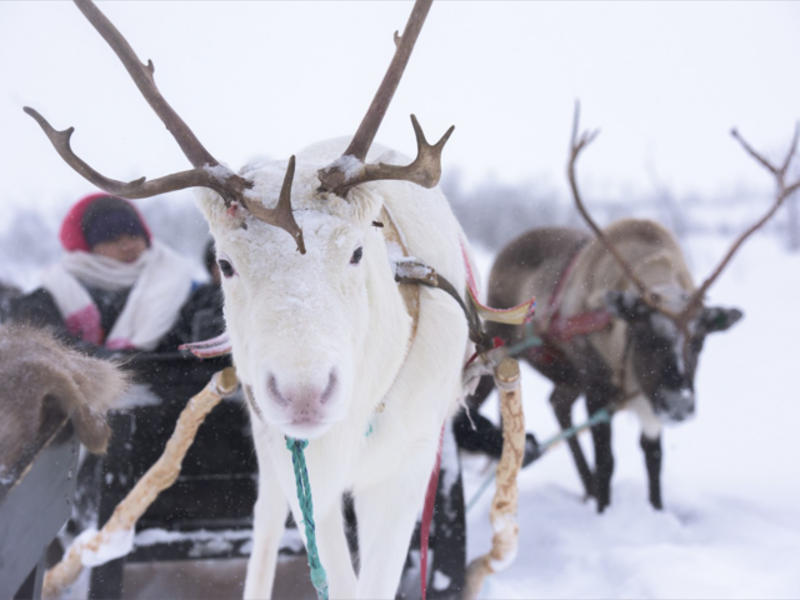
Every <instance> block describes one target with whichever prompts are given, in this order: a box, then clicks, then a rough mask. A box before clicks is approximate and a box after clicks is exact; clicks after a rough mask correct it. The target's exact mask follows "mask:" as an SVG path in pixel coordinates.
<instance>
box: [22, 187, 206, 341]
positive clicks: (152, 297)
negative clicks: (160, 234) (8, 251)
mask: <svg viewBox="0 0 800 600" xmlns="http://www.w3.org/2000/svg"><path fill="white" fill-rule="evenodd" d="M59 239H60V241H61V245H62V246H63V248H64V250H65V251H66V253H65V254H64V256H63V257H62V259H61V260H60V261H59V262H58V263H57V264H55V265H52V266H51V267H49V268H48V269H47V270H46V271H45V272H44V274H43V278H42V286H41V287H40V288H38V289H36V290H34V291H33V292H31V293H30V294H27V295H25V296H22V297H20V298H17V299H15V300H14V301H13V302H12V303H11V306H10V316H11V320H14V321H22V322H28V323H31V324H33V325H36V326H39V327H47V328H50V329H53V330H55V331H56V332H57V333H58V334H60V336H61V337H63V338H65V339H66V340H69V341H71V342H72V343H73V344H75V345H77V346H81V347H83V349H84V350H86V351H89V352H91V353H93V354H99V355H103V354H107V353H110V352H119V351H126V350H140V351H155V352H158V351H174V350H175V349H176V348H177V345H178V344H179V343H180V341H182V340H180V339H174V338H176V335H175V334H174V332H173V329H174V327H175V325H176V322H177V321H178V319H179V318H180V313H181V309H182V307H183V305H184V303H185V302H186V300H187V299H188V298H189V296H190V294H191V292H192V288H193V282H192V268H191V265H190V264H189V263H188V261H186V260H185V259H184V258H182V257H181V256H179V255H178V254H177V253H175V252H174V251H173V250H171V249H170V248H169V247H167V246H166V245H164V244H162V243H161V242H159V241H158V240H156V239H154V238H153V236H152V234H151V233H150V230H149V228H148V227H147V224H146V223H145V221H144V219H143V218H142V215H141V214H140V213H139V211H138V210H137V209H136V207H135V206H134V205H133V204H131V203H129V202H127V201H126V200H122V199H120V198H115V197H113V196H109V195H108V194H92V195H89V196H86V197H84V198H82V199H81V200H79V201H78V202H77V203H76V204H75V205H74V206H73V207H72V208H71V209H70V211H69V212H68V213H67V216H66V217H65V218H64V221H63V223H62V225H61V229H60V232H59Z"/></svg>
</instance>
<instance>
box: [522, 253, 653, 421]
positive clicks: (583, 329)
mask: <svg viewBox="0 0 800 600" xmlns="http://www.w3.org/2000/svg"><path fill="white" fill-rule="evenodd" d="M582 250H583V247H581V248H578V249H577V250H576V251H575V253H574V254H573V255H572V257H571V258H570V260H569V262H568V263H567V267H566V269H564V271H563V273H561V276H560V277H559V278H558V281H557V282H556V286H555V288H554V289H553V293H552V295H551V296H550V298H549V299H548V302H547V306H546V308H545V311H544V315H543V317H544V318H543V319H542V322H541V323H537V330H538V331H539V334H540V335H541V339H542V344H541V345H540V346H536V347H533V348H531V349H530V350H528V352H527V354H526V358H528V359H529V360H530V361H531V362H533V363H534V364H535V365H536V366H537V367H538V368H540V369H541V370H542V371H543V372H546V373H548V374H551V375H552V374H555V373H554V372H555V371H557V372H565V373H566V372H569V371H573V370H574V367H573V365H572V363H571V361H570V360H569V358H567V356H566V355H565V354H564V352H563V351H562V350H561V349H560V348H559V346H558V344H568V343H569V342H571V341H572V340H573V339H574V338H576V337H579V336H587V335H590V334H592V333H597V332H599V331H608V330H609V329H610V328H611V323H612V320H613V316H612V314H611V312H610V311H608V310H607V309H602V308H601V309H595V310H589V311H585V312H582V313H578V314H576V315H572V316H569V317H564V316H562V315H561V303H562V301H563V299H564V292H565V289H566V284H567V281H568V280H569V277H570V275H572V271H573V270H574V268H575V265H576V264H577V262H578V258H579V257H580V254H581V252H582ZM630 350H631V343H630V339H629V338H627V339H626V340H625V347H624V349H623V353H622V360H621V364H622V371H621V373H620V389H619V392H618V394H617V400H616V401H615V402H614V403H613V404H612V406H611V407H610V408H611V409H612V410H616V409H618V408H619V407H620V406H622V405H624V404H625V403H626V402H627V401H628V400H630V399H631V398H634V397H635V396H636V395H638V394H639V390H633V391H629V392H626V391H625V389H624V386H625V380H626V375H627V365H628V359H629V357H630Z"/></svg>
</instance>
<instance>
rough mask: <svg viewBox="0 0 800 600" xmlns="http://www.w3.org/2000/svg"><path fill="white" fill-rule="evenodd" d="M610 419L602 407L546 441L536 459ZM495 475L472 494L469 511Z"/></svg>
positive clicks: (488, 478)
mask: <svg viewBox="0 0 800 600" xmlns="http://www.w3.org/2000/svg"><path fill="white" fill-rule="evenodd" d="M610 420H611V411H610V410H609V409H608V408H605V407H604V408H601V409H600V410H598V411H597V412H596V413H594V414H593V415H592V416H591V417H590V418H589V419H588V420H587V421H586V422H585V423H581V424H580V425H575V426H573V427H570V428H569V429H564V430H563V431H561V432H560V433H558V434H556V435H554V436H553V437H551V438H550V439H549V440H547V441H546V442H544V443H543V444H542V445H541V446H540V447H539V448H540V450H539V456H537V457H536V460H539V458H541V456H542V455H543V454H544V453H545V452H547V451H548V450H551V449H552V448H553V446H555V445H556V444H558V443H559V442H561V441H564V440H566V439H569V438H571V437H573V436H575V435H577V434H579V433H580V432H581V431H583V430H584V429H588V428H589V427H592V426H593V425H597V424H598V423H606V422H607V421H610ZM534 462H535V461H534ZM495 477H497V471H496V470H495V471H492V472H491V473H490V474H489V476H488V477H487V478H486V479H485V480H484V482H483V483H482V484H481V487H480V488H478V491H477V492H475V495H474V496H472V499H471V500H470V501H469V503H468V504H467V512H469V511H470V510H471V509H472V507H473V506H475V504H477V502H478V500H480V497H481V496H483V493H484V492H485V491H486V489H487V488H488V487H489V486H490V485H491V484H492V482H493V481H494V479H495Z"/></svg>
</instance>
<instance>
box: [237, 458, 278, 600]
mask: <svg viewBox="0 0 800 600" xmlns="http://www.w3.org/2000/svg"><path fill="white" fill-rule="evenodd" d="M258 469H259V478H258V480H259V485H258V500H256V505H255V509H254V517H253V551H252V553H251V554H250V560H249V561H248V563H247V577H246V578H245V583H244V597H245V598H253V599H256V598H271V597H272V587H273V584H274V583H275V568H276V566H277V564H278V546H279V545H280V540H281V536H282V534H283V529H284V527H285V526H286V515H287V514H289V507H288V505H287V503H286V499H285V498H284V497H283V493H282V492H281V488H280V486H279V485H278V479H277V477H276V476H275V472H274V469H273V467H272V461H271V460H269V458H268V457H266V456H263V455H261V456H259V461H258Z"/></svg>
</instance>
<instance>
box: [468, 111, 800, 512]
mask: <svg viewBox="0 0 800 600" xmlns="http://www.w3.org/2000/svg"><path fill="white" fill-rule="evenodd" d="M577 124H578V112H577V110H576V115H575V130H574V131H573V136H572V147H571V152H570V158H569V166H568V174H569V181H570V185H571V188H572V192H573V197H574V199H575V201H576V204H577V206H578V209H579V211H580V212H581V214H582V215H583V216H584V218H585V219H586V221H587V222H588V223H589V226H590V227H591V229H592V230H593V232H594V236H592V235H591V234H589V233H587V232H584V231H581V230H576V229H568V228H543V229H534V230H532V231H529V232H527V233H525V234H523V235H522V236H520V237H518V238H517V239H515V240H513V241H512V242H511V243H510V244H508V246H506V247H505V248H504V249H503V250H502V251H501V253H500V255H499V256H498V258H497V260H496V262H495V264H494V266H493V268H492V271H491V276H490V280H489V292H488V303H489V305H491V306H495V307H498V308H503V307H510V306H514V305H516V304H518V303H519V302H520V299H522V298H529V297H530V296H531V295H535V296H536V299H537V305H538V308H537V315H536V318H535V320H534V329H535V333H536V335H537V336H538V337H540V338H541V339H542V345H541V346H538V347H534V348H530V349H528V350H526V351H525V352H524V355H523V356H524V358H525V359H526V360H527V361H528V362H529V363H530V364H531V365H532V366H533V367H534V368H535V369H536V370H538V371H539V372H540V373H542V374H543V375H545V376H546V377H547V378H548V379H550V380H551V381H552V382H553V383H554V384H555V388H554V389H553V391H552V393H551V395H550V403H551V405H552V407H553V409H554V411H555V414H556V417H557V419H558V422H559V424H560V425H561V427H562V428H563V429H567V428H569V427H571V426H572V417H571V412H572V405H573V404H574V403H575V401H576V400H577V399H578V397H579V396H580V395H583V396H585V398H586V403H587V408H588V412H589V413H590V414H592V415H594V414H596V413H598V411H600V410H602V409H603V408H608V409H610V410H611V411H612V412H613V411H616V410H620V409H623V408H627V409H630V410H632V411H634V412H635V413H636V415H637V416H638V417H639V420H640V422H641V427H642V435H641V447H642V450H643V451H644V455H645V464H646V467H647V473H648V478H649V495H650V503H651V504H652V505H653V507H655V508H656V509H660V508H662V498H661V485H660V472H661V459H662V449H661V430H662V426H663V425H664V424H669V423H678V422H681V421H683V420H685V419H687V418H688V417H690V416H691V415H692V414H693V413H694V410H695V392H694V376H695V370H696V368H697V362H698V358H699V355H700V351H701V350H702V348H703V342H704V340H705V337H706V336H707V335H708V334H710V333H714V332H718V331H725V330H727V329H728V328H729V327H731V326H732V325H733V324H735V323H736V322H737V321H738V320H739V319H740V318H741V317H742V312H741V311H740V310H738V309H735V308H718V307H707V306H705V305H704V303H703V298H704V295H705V292H706V291H707V290H708V288H709V287H710V286H711V285H712V284H713V282H714V281H715V280H716V278H717V277H718V276H719V274H720V273H721V272H722V270H723V269H724V268H725V266H726V265H727V264H728V262H729V261H730V259H731V258H732V257H733V255H734V253H735V252H736V250H738V248H739V247H740V246H741V244H742V243H743V242H744V241H745V239H747V238H748V237H749V236H750V235H751V234H752V233H753V232H754V231H756V230H757V229H758V228H759V227H761V226H762V225H763V224H764V223H765V222H766V221H767V220H768V219H769V218H770V217H771V216H772V215H773V214H774V213H775V211H776V210H777V209H778V208H779V207H780V205H781V204H782V203H783V201H784V200H785V199H786V198H787V197H789V196H790V195H791V194H792V193H793V192H795V191H796V190H797V189H798V188H799V187H800V181H797V182H794V183H792V184H787V183H786V173H787V170H788V167H789V164H790V163H791V160H792V158H793V156H794V152H795V148H796V146H797V137H798V136H797V132H796V133H795V137H794V140H793V143H792V145H791V149H790V151H789V153H788V155H787V157H786V159H785V161H784V163H783V164H782V165H781V166H774V165H773V164H772V163H770V162H769V161H767V160H766V159H765V158H763V157H762V156H761V155H760V154H758V153H757V152H756V151H754V150H753V149H752V148H751V147H750V146H749V145H748V144H747V143H746V142H745V141H744V140H742V139H741V137H739V135H738V133H736V131H734V132H733V135H734V137H736V138H737V139H738V140H739V142H740V143H742V145H743V146H744V147H745V149H746V150H747V152H748V153H750V154H751V156H753V157H754V158H755V159H756V160H757V161H758V162H760V163H761V164H762V165H763V166H765V167H766V168H767V169H769V170H770V172H771V173H772V174H773V176H774V177H775V179H776V182H777V194H776V201H775V203H774V204H773V206H772V207H771V208H770V210H769V211H768V213H767V214H766V215H765V216H764V217H763V218H762V219H761V220H759V221H758V222H757V223H756V224H754V225H753V226H752V227H750V228H749V229H748V230H747V231H746V232H745V233H744V234H742V235H741V236H740V237H739V238H738V239H737V240H736V242H735V243H734V244H733V246H732V248H731V249H730V251H729V252H728V254H727V255H726V256H725V258H724V259H723V261H722V262H721V263H720V265H719V266H718V267H717V269H716V270H715V271H714V272H713V274H712V275H711V276H710V277H709V278H708V279H706V280H705V281H704V282H703V284H702V285H700V286H699V287H695V285H694V283H693V281H692V277H691V274H690V273H689V270H688V268H687V267H686V263H685V261H684V258H683V252H682V251H681V249H680V247H679V246H678V244H677V242H676V241H675V239H674V238H673V236H672V235H671V234H670V233H669V232H668V231H666V230H665V229H664V228H663V227H661V226H660V225H658V224H657V223H654V222H652V221H646V220H634V219H624V220H622V221H619V222H616V223H613V224H612V225H610V226H608V227H606V228H605V229H603V230H601V229H600V228H599V227H598V226H597V225H596V224H595V222H594V221H593V220H592V218H591V217H590V216H589V214H588V213H587V212H586V209H585V208H584V205H583V202H582V201H581V197H580V193H579V191H578V186H577V180H576V177H575V163H576V161H577V158H578V155H579V154H580V152H581V150H582V149H583V148H584V147H585V146H586V145H587V144H588V143H589V142H591V141H592V139H594V137H595V134H583V135H582V136H581V137H580V139H577ZM487 329H488V330H489V331H488V332H489V333H490V334H491V335H494V336H498V337H500V338H501V339H503V340H505V341H506V342H508V343H511V344H515V343H519V342H520V341H522V339H523V338H524V337H525V335H526V331H525V329H524V327H523V326H517V327H514V326H508V325H500V324H493V323H492V324H488V327H487ZM487 384H488V385H487ZM490 390H491V383H490V382H489V381H482V382H481V386H480V388H479V390H478V393H476V395H475V396H474V397H473V398H472V399H471V404H472V405H473V406H476V405H480V403H481V402H482V401H483V400H484V399H485V397H486V396H487V395H488V393H489V391H490ZM592 437H593V442H594V451H595V470H594V472H592V471H591V469H590V468H589V466H588V464H587V461H586V459H585V458H584V456H583V452H582V451H581V447H580V445H579V444H578V441H577V440H576V439H575V438H574V437H573V438H571V439H570V440H569V448H570V450H571V452H572V455H573V458H574V460H575V464H576V466H577V468H578V472H579V474H580V477H581V481H582V482H583V485H584V488H585V490H586V493H587V495H589V496H594V497H596V499H597V508H598V512H602V511H603V510H604V509H605V507H606V506H608V504H609V503H610V499H611V496H610V481H611V475H612V472H613V469H614V458H613V455H612V452H611V423H610V421H609V422H605V423H600V424H598V425H595V426H593V427H592Z"/></svg>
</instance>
